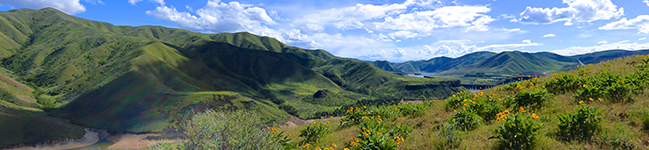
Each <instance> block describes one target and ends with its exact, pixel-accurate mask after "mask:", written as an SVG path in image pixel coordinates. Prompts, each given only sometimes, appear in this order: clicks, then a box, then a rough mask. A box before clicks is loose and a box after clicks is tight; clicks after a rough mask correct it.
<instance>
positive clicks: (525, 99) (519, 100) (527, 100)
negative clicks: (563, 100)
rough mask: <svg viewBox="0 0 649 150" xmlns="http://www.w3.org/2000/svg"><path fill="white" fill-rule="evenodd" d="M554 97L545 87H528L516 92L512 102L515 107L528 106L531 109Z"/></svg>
mask: <svg viewBox="0 0 649 150" xmlns="http://www.w3.org/2000/svg"><path fill="white" fill-rule="evenodd" d="M553 97H554V94H552V93H548V91H546V90H545V89H538V88H536V89H529V90H522V91H521V92H518V93H516V96H515V97H514V103H515V104H516V107H530V108H532V109H540V108H541V107H543V106H544V105H546V103H547V102H548V101H550V99H552V98H553Z"/></svg>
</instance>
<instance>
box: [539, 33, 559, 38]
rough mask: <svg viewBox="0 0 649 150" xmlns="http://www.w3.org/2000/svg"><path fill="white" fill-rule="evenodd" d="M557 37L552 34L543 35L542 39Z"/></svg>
mask: <svg viewBox="0 0 649 150" xmlns="http://www.w3.org/2000/svg"><path fill="white" fill-rule="evenodd" d="M555 36H556V35H554V34H552V33H550V34H546V35H543V36H541V37H542V38H546V37H555Z"/></svg>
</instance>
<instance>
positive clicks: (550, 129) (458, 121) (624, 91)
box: [271, 55, 649, 149]
mask: <svg viewBox="0 0 649 150" xmlns="http://www.w3.org/2000/svg"><path fill="white" fill-rule="evenodd" d="M648 80H649V55H642V56H630V57H624V58H617V59H613V60H609V61H604V62H601V63H598V64H590V65H586V66H580V67H579V68H576V69H574V70H570V71H566V72H559V73H555V74H553V75H551V76H545V77H542V78H535V79H531V80H524V81H518V82H515V83H510V84H507V85H501V86H498V87H495V88H491V89H486V90H483V91H481V92H478V93H471V92H468V91H465V92H458V93H454V95H452V96H449V97H448V98H447V99H446V100H441V101H428V100H425V101H422V102H415V103H412V102H401V103H399V104H396V105H383V106H381V105H379V106H369V105H368V106H356V107H351V108H349V109H346V110H347V111H346V116H345V117H343V118H341V119H324V120H317V121H316V122H315V123H313V124H311V123H309V124H306V125H302V126H298V127H294V128H284V129H279V131H283V135H289V136H287V137H286V138H288V139H290V141H291V143H293V144H295V145H296V146H297V147H298V148H297V149H313V148H315V147H320V148H322V147H334V148H335V149H343V148H349V149H363V148H367V147H370V146H383V148H389V147H394V149H575V148H578V149H647V148H649V143H647V142H646V141H647V139H649V133H648V132H647V131H648V129H649V117H648V115H647V113H649V108H647V106H649V99H648V97H649V82H647V81H648ZM323 127H329V130H330V131H332V132H331V133H330V134H326V132H325V134H320V136H321V137H322V138H321V139H320V140H317V141H316V142H310V143H309V145H308V146H305V145H306V144H299V143H300V141H303V140H305V137H308V136H301V133H304V132H306V131H311V132H315V131H326V128H323ZM307 128H309V129H307ZM271 133H272V132H271ZM302 135H305V134H302ZM306 147H309V148H306Z"/></svg>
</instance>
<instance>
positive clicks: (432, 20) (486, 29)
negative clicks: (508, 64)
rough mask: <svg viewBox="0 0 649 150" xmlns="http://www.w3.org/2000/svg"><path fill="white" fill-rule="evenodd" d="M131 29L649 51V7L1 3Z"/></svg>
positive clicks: (421, 50)
mask: <svg viewBox="0 0 649 150" xmlns="http://www.w3.org/2000/svg"><path fill="white" fill-rule="evenodd" d="M45 7H52V8H56V9H58V10H61V11H63V12H65V13H68V14H70V15H73V16H76V17H81V18H84V19H89V20H95V21H101V22H108V23H111V24H115V25H123V26H143V25H157V26H164V27H169V28H181V29H187V30H191V31H195V32H202V33H221V32H250V33H254V34H257V35H262V36H269V37H273V38H276V39H278V40H280V41H282V42H284V43H286V44H287V45H290V46H297V47H301V48H307V49H324V50H327V51H329V52H330V53H332V54H334V55H336V56H340V57H348V58H358V59H361V60H389V61H392V62H403V61H408V60H427V59H431V58H434V57H440V56H446V57H459V56H462V55H464V54H468V53H472V52H477V51H492V52H502V51H513V50H516V51H527V52H540V51H547V52H553V53H557V54H560V55H576V54H584V53H590V52H595V51H602V50H610V49H626V50H638V49H649V40H647V39H646V37H647V36H649V0H307V1H305V0H232V1H228V0H191V1H187V0H0V10H1V11H7V10H11V9H17V8H32V9H40V8H45Z"/></svg>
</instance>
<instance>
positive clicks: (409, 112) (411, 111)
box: [397, 103, 425, 117]
mask: <svg viewBox="0 0 649 150" xmlns="http://www.w3.org/2000/svg"><path fill="white" fill-rule="evenodd" d="M397 107H398V109H399V112H401V115H403V116H412V117H419V116H422V115H424V110H425V109H424V105H421V104H415V103H407V104H401V105H399V106H397Z"/></svg>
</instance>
